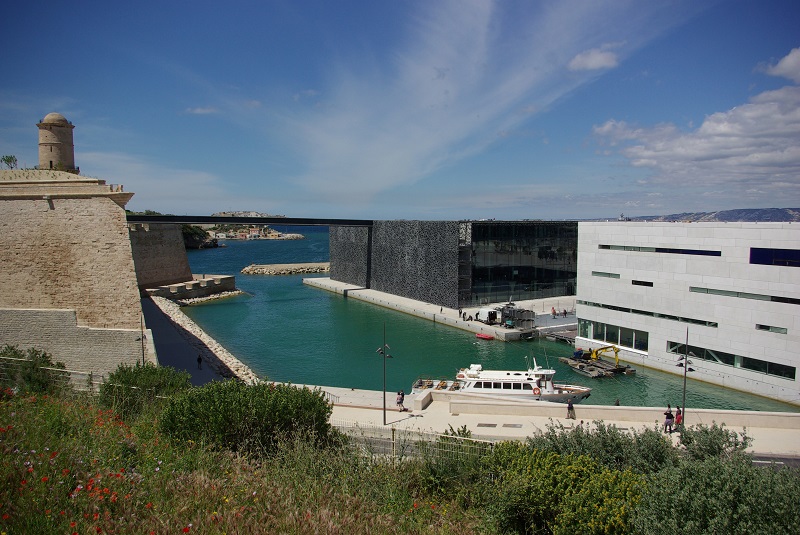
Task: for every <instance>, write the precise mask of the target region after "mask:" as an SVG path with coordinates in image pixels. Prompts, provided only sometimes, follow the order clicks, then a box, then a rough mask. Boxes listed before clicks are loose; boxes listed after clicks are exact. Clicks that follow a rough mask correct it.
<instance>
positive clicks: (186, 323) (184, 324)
mask: <svg viewBox="0 0 800 535" xmlns="http://www.w3.org/2000/svg"><path fill="white" fill-rule="evenodd" d="M150 299H152V300H153V302H154V303H155V304H156V306H157V307H158V308H160V309H161V311H162V312H163V313H164V314H166V315H167V317H169V319H170V320H172V322H173V323H175V324H177V325H179V326H180V327H181V328H182V329H180V330H181V332H182V334H184V336H185V338H186V341H187V342H189V343H190V344H191V345H192V346H193V347H195V349H197V352H198V353H199V354H200V355H201V356H202V357H203V360H204V361H205V362H206V363H207V364H208V365H209V366H211V369H213V370H214V371H215V372H217V373H218V374H219V375H220V376H222V377H235V378H236V379H239V380H240V381H243V382H244V383H246V384H255V383H257V382H258V381H259V378H258V375H256V374H255V372H253V370H251V369H250V368H248V367H247V366H246V365H245V364H244V363H243V362H241V361H240V360H239V359H237V358H236V357H234V356H233V355H232V354H231V353H230V352H229V351H228V350H227V349H225V348H224V347H222V346H221V345H220V344H219V342H217V341H216V340H214V339H213V338H212V337H211V336H209V335H208V334H206V332H205V331H204V330H203V329H201V328H200V327H199V326H198V325H197V324H196V323H195V322H193V321H192V320H191V319H189V317H187V316H186V314H184V313H183V312H181V307H180V306H179V305H178V304H177V303H175V302H173V301H171V300H169V299H166V298H164V297H158V296H151V297H150Z"/></svg>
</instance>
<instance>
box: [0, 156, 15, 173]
mask: <svg viewBox="0 0 800 535" xmlns="http://www.w3.org/2000/svg"><path fill="white" fill-rule="evenodd" d="M0 162H3V164H4V165H5V166H6V167H8V168H9V169H15V168H16V167H17V157H16V156H14V155H13V154H7V155H5V156H3V157H2V158H0Z"/></svg>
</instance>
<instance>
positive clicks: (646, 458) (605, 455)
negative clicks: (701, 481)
mask: <svg viewBox="0 0 800 535" xmlns="http://www.w3.org/2000/svg"><path fill="white" fill-rule="evenodd" d="M527 445H528V447H529V448H531V449H538V450H542V451H547V452H553V453H558V454H561V455H574V456H579V455H587V456H589V457H591V458H592V459H594V460H596V461H597V462H599V463H600V464H602V465H604V466H606V467H608V468H614V469H618V470H625V469H627V468H631V469H632V470H634V471H635V472H639V473H642V474H646V473H650V472H656V471H658V470H660V469H661V468H663V467H666V466H673V465H675V464H676V463H677V462H678V453H677V451H676V450H675V448H673V446H672V443H671V442H670V441H669V439H668V438H667V437H666V436H665V435H664V434H663V433H660V432H658V431H656V430H655V429H645V430H643V431H634V432H630V433H629V432H627V431H623V430H621V429H619V428H617V427H615V426H613V425H606V424H605V423H603V422H602V421H596V422H593V424H592V425H586V426H584V425H580V426H577V427H574V428H572V429H569V428H566V427H564V425H562V424H560V423H559V424H552V423H551V424H550V425H548V426H547V430H546V431H545V432H544V433H542V434H540V435H536V436H533V437H529V438H528V440H527Z"/></svg>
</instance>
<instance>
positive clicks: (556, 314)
mask: <svg viewBox="0 0 800 535" xmlns="http://www.w3.org/2000/svg"><path fill="white" fill-rule="evenodd" d="M550 313H551V314H552V315H553V319H555V318H556V316H559V315H562V316H564V317H565V318H566V317H567V309H566V308H565V309H564V310H563V311H562V312H559V311H558V310H556V307H551V308H550Z"/></svg>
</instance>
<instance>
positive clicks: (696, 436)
mask: <svg viewBox="0 0 800 535" xmlns="http://www.w3.org/2000/svg"><path fill="white" fill-rule="evenodd" d="M752 442H753V439H752V437H748V436H747V429H745V430H744V431H742V432H741V433H736V432H735V431H731V430H730V429H725V424H721V425H717V422H713V423H712V424H711V426H710V427H709V426H707V425H703V424H698V425H693V426H691V427H689V428H687V429H684V430H683V432H682V433H681V444H682V445H683V446H684V447H685V448H686V452H687V453H688V454H689V456H690V457H692V458H694V459H709V458H712V457H722V456H725V457H731V456H733V455H737V454H743V453H744V450H746V449H747V448H748V447H749V446H750V444H752Z"/></svg>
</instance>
